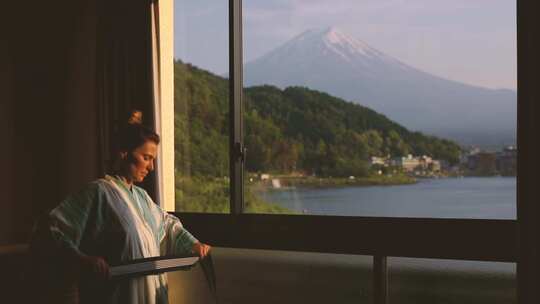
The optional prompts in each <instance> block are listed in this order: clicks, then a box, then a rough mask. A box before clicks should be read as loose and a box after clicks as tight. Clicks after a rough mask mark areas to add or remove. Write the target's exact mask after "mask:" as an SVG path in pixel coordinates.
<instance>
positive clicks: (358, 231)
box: [159, 0, 540, 303]
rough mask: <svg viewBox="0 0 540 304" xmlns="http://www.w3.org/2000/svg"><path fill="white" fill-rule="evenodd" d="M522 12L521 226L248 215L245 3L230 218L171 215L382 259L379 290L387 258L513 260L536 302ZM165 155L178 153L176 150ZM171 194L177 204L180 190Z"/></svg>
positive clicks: (527, 59)
mask: <svg viewBox="0 0 540 304" xmlns="http://www.w3.org/2000/svg"><path fill="white" fill-rule="evenodd" d="M159 1H160V2H169V3H170V2H172V1H174V0H159ZM516 6H517V24H518V27H517V44H518V45H517V48H518V103H517V108H518V111H517V112H518V117H517V133H518V134H517V135H518V147H519V148H518V159H519V161H518V175H517V199H516V204H517V219H516V220H484V219H439V218H399V217H392V218H389V217H361V216H350V217H349V216H313V215H271V214H245V213H243V206H244V202H243V187H244V183H243V174H244V172H243V159H244V151H245V149H244V147H243V138H242V135H243V122H242V119H243V117H242V114H243V110H242V106H243V104H242V51H243V49H242V0H229V41H230V42H229V43H230V44H229V50H230V53H229V65H230V74H231V78H230V79H231V81H230V112H229V115H230V116H229V118H230V124H231V129H230V132H231V133H230V150H229V152H230V170H231V175H230V179H231V183H230V185H231V210H230V213H229V214H210V213H189V212H171V213H173V214H175V215H177V216H178V217H180V218H181V219H182V221H183V223H184V225H186V226H187V227H189V229H190V230H192V231H193V232H194V233H195V234H196V235H197V236H198V237H199V238H200V239H201V240H202V241H204V242H207V243H210V244H212V245H214V246H222V247H233V248H251V249H271V250H290V251H311V252H323V253H343V254H367V255H373V256H374V257H377V258H380V257H382V258H384V259H383V260H380V259H375V260H376V261H378V263H376V264H378V265H380V267H378V269H375V271H376V272H377V273H378V274H379V275H380V274H382V275H383V276H382V281H381V282H379V283H380V284H379V283H378V284H379V285H381V284H382V283H384V282H385V281H386V280H385V271H386V260H385V258H386V257H389V256H391V257H410V258H441V259H457V260H476V261H498V262H515V263H517V281H518V301H519V303H536V301H537V300H538V299H540V291H539V290H538V288H536V285H535V284H536V283H534V282H537V281H538V278H540V271H539V270H538V268H532V267H531V266H535V265H537V264H538V262H537V259H538V257H539V256H538V253H537V252H538V249H540V232H538V226H539V224H538V223H539V222H540V207H537V206H536V205H537V204H536V200H535V198H538V197H540V196H539V191H540V189H539V187H537V186H536V185H534V179H535V177H536V170H535V169H536V168H539V167H540V164H539V161H537V160H536V159H535V155H538V154H535V152H539V151H540V147H539V144H538V143H537V140H535V137H534V134H535V132H534V131H535V130H539V129H540V123H537V122H535V121H534V116H535V114H539V109H538V108H537V107H535V106H534V97H535V96H538V95H540V89H539V88H538V86H535V84H534V80H535V79H534V78H535V76H536V75H535V67H538V65H539V64H538V63H537V62H536V61H535V62H533V61H531V60H532V59H533V57H534V56H535V54H537V53H538V50H539V49H540V48H539V46H538V42H537V41H536V40H537V39H536V40H535V37H534V36H533V34H535V35H538V34H540V33H539V30H537V29H536V28H539V27H540V24H539V23H540V22H539V21H538V18H536V16H535V14H534V12H535V11H538V8H539V6H540V5H539V4H537V3H535V2H534V1H530V0H516ZM170 7H171V8H172V5H171V6H170ZM162 31H165V32H167V31H169V33H172V31H173V29H172V28H171V27H167V28H162V27H161V24H160V32H162ZM161 39H163V35H162V36H161ZM163 47H164V46H163V45H160V48H163ZM160 56H163V53H161V55H160ZM171 56H172V55H171ZM171 61H172V58H171ZM531 62H533V63H531ZM166 77H169V76H166ZM170 77H173V76H170ZM164 104H172V107H173V108H174V100H164V101H163V102H162V104H161V106H163V105H164ZM171 112H172V111H171ZM161 113H163V112H161ZM536 116H537V115H536ZM162 121H163V119H162ZM163 140H164V141H169V142H172V143H174V136H172V137H166V136H163ZM169 146H171V145H169ZM172 147H174V144H172ZM165 153H173V154H174V151H172V152H170V151H169V152H165ZM166 168H169V167H166ZM172 168H174V166H172ZM173 171H174V170H172V169H170V170H168V171H167V173H165V174H170V172H172V174H174V172H173ZM160 174H164V172H163V171H162V172H160ZM173 186H174V184H173ZM172 193H173V197H172V204H173V206H174V189H172ZM169 200H171V199H169ZM165 206H167V205H165ZM169 210H170V209H169ZM320 236H323V238H322V239H324V242H321V237H320ZM520 244H521V246H520ZM379 278H380V277H379ZM385 288H386V287H385ZM381 292H384V290H383V291H381ZM375 298H376V302H377V303H385V301H386V300H387V299H386V298H385V296H384V295H383V296H381V297H377V296H376V297H375Z"/></svg>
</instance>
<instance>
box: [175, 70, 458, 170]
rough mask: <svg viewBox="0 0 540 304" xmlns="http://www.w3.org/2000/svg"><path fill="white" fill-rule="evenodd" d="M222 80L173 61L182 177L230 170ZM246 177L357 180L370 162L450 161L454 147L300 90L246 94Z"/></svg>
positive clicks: (256, 90) (371, 113)
mask: <svg viewBox="0 0 540 304" xmlns="http://www.w3.org/2000/svg"><path fill="white" fill-rule="evenodd" d="M227 84H228V82H227V80H226V79H225V78H222V77H219V76H217V75H213V74H211V73H209V72H206V71H204V70H201V69H199V68H196V67H194V66H191V65H189V64H184V63H182V62H180V61H177V62H175V161H176V168H177V170H178V171H179V172H185V174H189V175H203V176H218V177H219V176H221V177H222V176H224V175H226V174H227V169H228V115H227V111H228V103H227V102H228V98H227V92H228V87H227ZM244 97H245V102H246V106H245V115H244V119H245V142H246V147H247V149H248V156H247V164H246V165H247V169H248V170H249V171H251V172H257V171H258V172H269V171H270V172H282V173H286V172H292V171H304V172H308V173H316V174H318V175H331V176H350V175H355V176H362V175H365V174H367V161H368V159H369V157H370V156H386V155H391V156H403V155H406V154H407V153H412V154H415V155H430V156H433V157H435V158H437V159H442V160H446V161H448V162H449V163H455V162H456V161H457V160H458V158H459V152H460V148H459V146H458V145H457V144H455V143H453V142H451V141H448V140H444V139H439V138H435V137H430V136H425V135H423V134H421V133H419V132H410V131H409V130H407V129H406V128H404V127H403V126H401V125H399V124H397V123H395V122H393V121H391V120H390V119H388V118H387V117H385V116H384V115H381V114H379V113H376V112H375V111H373V110H371V109H369V108H366V107H362V106H360V105H357V104H353V103H351V102H347V101H344V100H343V99H340V98H337V97H334V96H331V95H329V94H327V93H323V92H319V91H314V90H310V89H308V88H303V87H290V88H286V89H284V90H281V89H279V88H277V87H273V86H260V87H251V88H248V89H246V90H245V94H244Z"/></svg>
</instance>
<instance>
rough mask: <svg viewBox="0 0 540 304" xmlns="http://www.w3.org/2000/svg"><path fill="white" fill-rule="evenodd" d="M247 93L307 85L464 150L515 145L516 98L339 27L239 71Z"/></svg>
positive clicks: (306, 36) (307, 36)
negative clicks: (412, 61)
mask: <svg viewBox="0 0 540 304" xmlns="http://www.w3.org/2000/svg"><path fill="white" fill-rule="evenodd" d="M244 82H245V85H246V86H252V85H260V84H272V85H276V86H278V87H281V88H283V87H287V86H306V87H309V88H312V89H316V90H320V91H324V92H327V93H330V94H332V95H335V96H338V97H341V98H344V99H347V100H350V101H353V102H357V103H360V104H362V105H365V106H368V107H370V108H373V109H374V110H376V111H378V112H381V113H383V114H385V115H387V116H388V117H389V118H391V119H393V120H396V121H397V122H399V123H401V124H403V125H404V126H406V127H408V128H410V129H413V130H419V131H423V132H425V133H428V134H434V135H439V136H446V137H450V138H453V139H456V140H458V141H460V142H462V143H464V144H484V145H495V144H503V143H513V142H515V132H516V99H517V97H516V93H515V92H514V91H511V90H493V89H487V88H481V87H477V86H472V85H468V84H464V83H460V82H456V81H451V80H447V79H444V78H441V77H438V76H435V75H432V74H429V73H426V72H423V71H421V70H419V69H416V68H414V67H411V66H409V65H407V64H405V63H403V62H401V61H399V60H398V59H396V58H393V57H391V56H388V55H386V54H384V53H383V52H381V51H379V50H377V49H375V48H373V47H371V46H369V45H368V44H367V43H365V42H363V41H361V40H358V39H355V38H353V37H351V36H350V35H347V34H345V33H344V32H342V31H340V30H339V29H337V28H326V29H322V30H321V29H316V30H308V31H306V32H304V33H302V34H300V35H298V36H297V37H295V38H293V39H291V40H290V41H288V42H286V43H285V44H284V45H282V46H280V47H278V48H277V49H275V50H273V51H271V52H269V53H268V54H266V55H263V56H262V57H260V58H258V59H256V60H254V61H252V62H249V63H247V64H245V68H244Z"/></svg>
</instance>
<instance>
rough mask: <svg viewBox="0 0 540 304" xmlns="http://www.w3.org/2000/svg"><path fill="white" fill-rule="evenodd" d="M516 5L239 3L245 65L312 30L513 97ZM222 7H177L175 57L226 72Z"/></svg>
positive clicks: (413, 0) (442, 0)
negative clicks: (328, 30) (334, 30)
mask: <svg viewBox="0 0 540 304" xmlns="http://www.w3.org/2000/svg"><path fill="white" fill-rule="evenodd" d="M515 6H516V0H243V14H244V20H243V22H244V59H245V60H244V61H245V62H247V61H250V60H253V59H255V58H257V57H259V56H261V55H263V54H264V53H266V52H268V51H270V50H272V49H274V48H276V47H278V46H279V45H281V44H283V43H284V42H286V41H287V40H289V39H291V38H293V37H294V36H296V35H298V34H300V33H302V32H304V31H305V30H307V29H311V28H323V27H329V26H337V27H338V28H340V29H341V30H342V31H343V32H345V33H348V34H350V35H351V36H353V37H355V38H358V39H360V40H362V41H364V42H366V43H368V44H369V45H371V46H372V47H374V48H376V49H378V50H380V51H382V52H384V53H386V54H388V55H391V56H394V57H396V58H397V59H399V60H401V61H403V62H405V63H407V64H409V65H411V66H413V67H416V68H419V69H421V70H424V71H426V72H430V73H433V74H435V75H438V76H442V77H445V78H449V79H452V80H457V81H461V82H465V83H468V84H474V85H479V86H484V87H489V88H509V89H515V88H516V82H517V80H516V79H517V76H516V75H517V62H516V61H517V56H516V7H515ZM227 10H228V0H198V1H191V0H176V2H175V57H177V58H180V59H182V60H184V61H187V62H191V63H193V64H195V65H197V66H200V67H202V68H205V69H208V70H210V71H212V72H214V73H218V74H225V73H227V69H228V38H227V35H228V11H227Z"/></svg>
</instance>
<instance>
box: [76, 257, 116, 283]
mask: <svg viewBox="0 0 540 304" xmlns="http://www.w3.org/2000/svg"><path fill="white" fill-rule="evenodd" d="M79 263H80V269H81V275H82V276H83V277H90V278H94V279H99V280H108V279H110V278H111V271H110V269H109V264H108V263H107V262H106V261H105V260H104V259H103V258H102V257H97V256H88V255H85V256H81V257H80V259H79Z"/></svg>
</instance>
